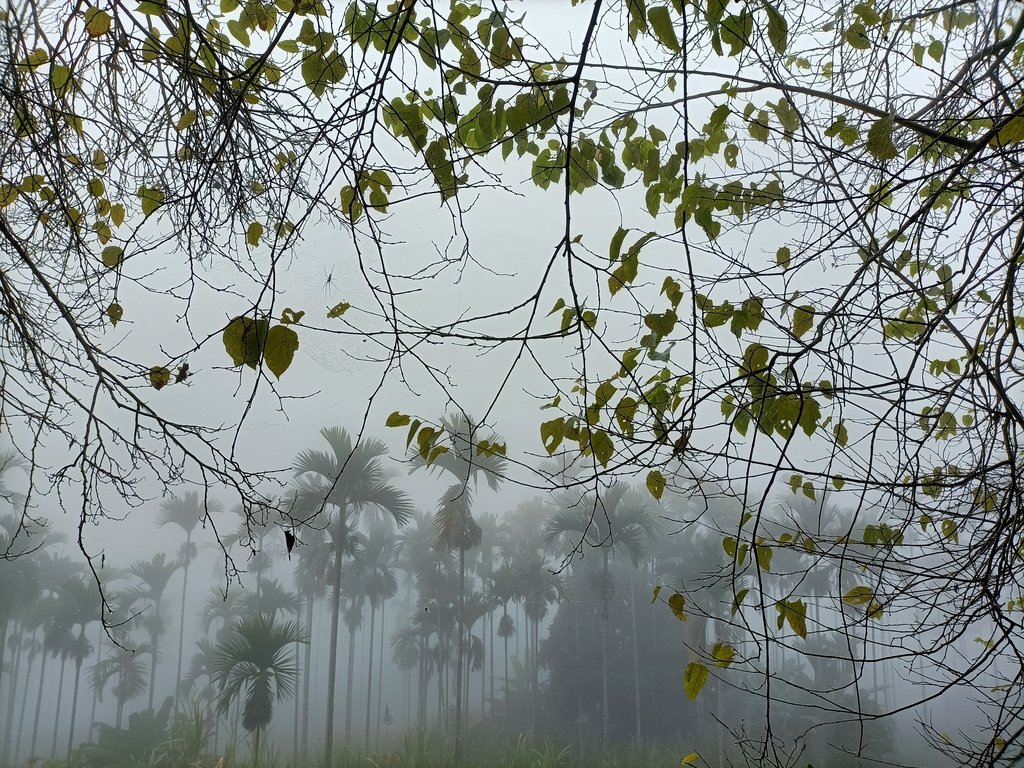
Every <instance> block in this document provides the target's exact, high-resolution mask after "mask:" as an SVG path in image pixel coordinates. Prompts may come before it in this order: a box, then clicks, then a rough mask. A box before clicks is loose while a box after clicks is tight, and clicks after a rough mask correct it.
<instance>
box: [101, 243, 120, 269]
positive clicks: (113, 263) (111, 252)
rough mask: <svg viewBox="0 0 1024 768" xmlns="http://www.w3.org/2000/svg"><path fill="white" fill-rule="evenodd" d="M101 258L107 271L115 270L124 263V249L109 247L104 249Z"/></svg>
mask: <svg viewBox="0 0 1024 768" xmlns="http://www.w3.org/2000/svg"><path fill="white" fill-rule="evenodd" d="M100 258H101V259H102V260H103V266H105V267H106V268H107V269H115V268H116V267H118V266H120V264H121V262H122V261H124V249H123V248H121V247H119V246H117V245H108V246H107V247H106V248H104V249H103V253H102V254H100Z"/></svg>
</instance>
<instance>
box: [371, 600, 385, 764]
mask: <svg viewBox="0 0 1024 768" xmlns="http://www.w3.org/2000/svg"><path fill="white" fill-rule="evenodd" d="M387 603H388V600H387V598H386V597H385V598H383V599H382V600H381V602H380V648H379V649H378V650H379V653H378V654H377V658H378V659H379V661H378V662H377V732H376V734H375V739H374V741H375V742H376V744H377V746H378V747H379V746H380V717H381V712H380V707H381V701H382V699H383V698H384V621H385V620H386V618H387V614H386V613H385V612H384V608H385V607H386V606H387Z"/></svg>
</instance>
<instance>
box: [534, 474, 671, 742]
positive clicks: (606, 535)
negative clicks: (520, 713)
mask: <svg viewBox="0 0 1024 768" xmlns="http://www.w3.org/2000/svg"><path fill="white" fill-rule="evenodd" d="M655 531H656V525H655V521H654V518H653V517H651V515H650V514H649V513H648V512H647V510H646V500H645V499H644V498H643V497H641V496H640V495H639V494H638V493H636V492H635V491H633V490H632V489H630V488H629V486H627V485H626V484H625V483H620V482H616V483H613V484H612V485H610V486H609V487H608V488H607V489H605V490H604V492H603V493H601V494H599V495H598V496H596V497H595V496H590V495H586V496H583V497H582V498H573V497H570V496H568V495H563V496H562V497H561V499H560V504H559V508H558V509H557V510H556V511H555V513H554V514H553V515H552V516H551V518H550V519H549V520H548V524H547V538H548V540H549V541H554V540H556V539H559V540H560V541H561V542H562V545H563V547H562V549H563V551H566V552H568V553H570V556H571V554H572V553H573V552H578V551H581V548H582V547H583V546H584V545H586V546H589V547H593V548H597V549H600V550H601V571H600V573H599V574H594V575H595V576H596V577H597V578H596V580H595V583H596V584H597V585H598V588H597V590H596V591H597V592H598V593H599V594H600V596H601V600H602V603H603V608H602V611H601V619H602V631H601V708H602V713H601V714H602V728H601V740H602V747H603V749H605V750H607V748H608V729H609V719H608V718H609V713H608V603H609V601H610V600H611V597H612V594H613V592H614V584H613V583H612V580H611V578H610V573H609V567H608V565H609V559H610V558H611V557H612V555H613V554H615V553H617V552H625V553H626V554H628V555H629V557H630V559H631V560H632V561H633V567H634V568H636V567H637V566H638V565H639V564H640V562H641V561H642V560H643V558H644V556H645V553H646V547H647V544H648V542H649V541H650V539H651V537H652V536H653V534H654V533H655ZM635 672H636V670H634V673H635ZM637 679H638V678H637ZM637 699H638V700H639V695H638V696H637Z"/></svg>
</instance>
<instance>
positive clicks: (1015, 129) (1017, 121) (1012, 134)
mask: <svg viewBox="0 0 1024 768" xmlns="http://www.w3.org/2000/svg"><path fill="white" fill-rule="evenodd" d="M1022 141H1024V117H1014V118H1013V119H1011V120H1009V121H1008V122H1007V123H1006V124H1005V125H1004V126H1003V127H1002V128H1000V129H999V132H998V133H997V134H996V135H995V137H994V138H993V139H992V143H993V144H995V145H997V146H1000V147H1005V146H1006V145H1008V144H1020V143H1021V142H1022Z"/></svg>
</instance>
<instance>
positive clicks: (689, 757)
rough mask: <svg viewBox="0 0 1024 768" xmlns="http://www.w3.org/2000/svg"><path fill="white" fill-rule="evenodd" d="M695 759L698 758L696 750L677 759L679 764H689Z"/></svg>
mask: <svg viewBox="0 0 1024 768" xmlns="http://www.w3.org/2000/svg"><path fill="white" fill-rule="evenodd" d="M697 760H700V755H698V754H697V753H696V752H691V753H690V754H688V755H687V756H686V757H684V758H682V759H681V760H680V761H679V764H680V765H690V764H691V763H694V762H696V761H697Z"/></svg>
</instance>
